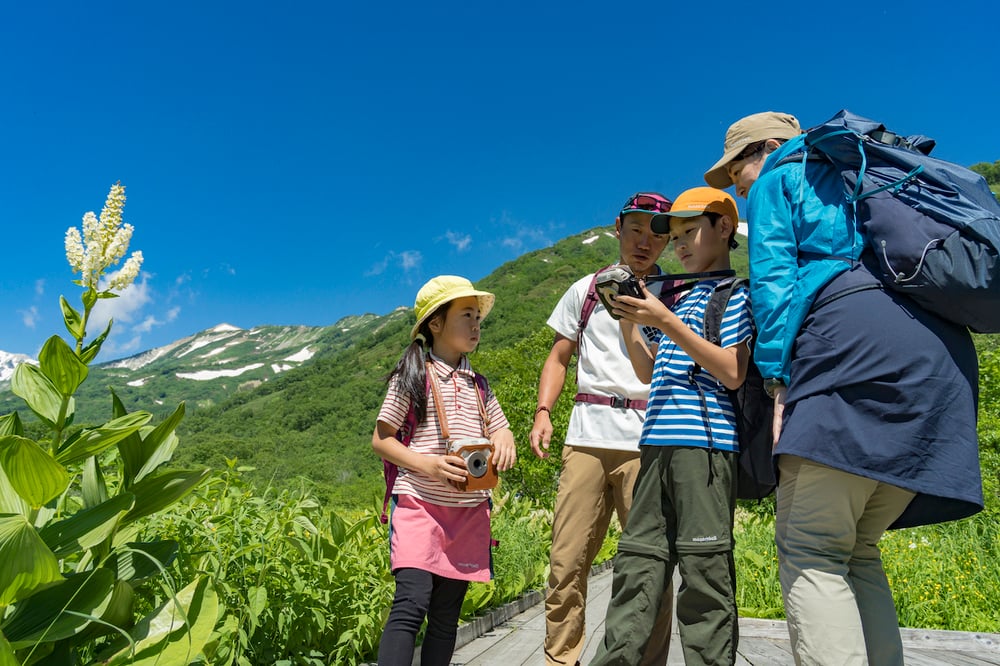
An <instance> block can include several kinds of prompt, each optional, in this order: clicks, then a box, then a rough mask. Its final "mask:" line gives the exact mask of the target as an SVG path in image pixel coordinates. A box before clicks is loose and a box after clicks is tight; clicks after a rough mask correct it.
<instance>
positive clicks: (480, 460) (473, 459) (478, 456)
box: [465, 449, 490, 479]
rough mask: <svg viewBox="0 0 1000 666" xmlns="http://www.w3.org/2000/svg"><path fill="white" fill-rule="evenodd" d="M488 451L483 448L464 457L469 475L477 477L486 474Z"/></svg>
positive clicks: (488, 458)
mask: <svg viewBox="0 0 1000 666" xmlns="http://www.w3.org/2000/svg"><path fill="white" fill-rule="evenodd" d="M489 456H490V452H489V451H487V450H484V449H480V450H478V451H473V452H471V453H470V454H469V457H468V458H466V459H465V466H466V467H467V468H468V470H469V476H472V477H475V478H477V479H478V478H479V477H481V476H485V475H486V470H487V468H488V466H489V460H490V457H489Z"/></svg>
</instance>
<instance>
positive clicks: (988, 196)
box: [779, 111, 1000, 333]
mask: <svg viewBox="0 0 1000 666" xmlns="http://www.w3.org/2000/svg"><path fill="white" fill-rule="evenodd" d="M805 144H806V146H807V149H808V152H806V153H798V154H795V155H790V156H788V157H786V158H784V159H783V160H782V161H781V162H779V164H784V163H786V162H794V161H799V162H803V161H805V160H806V159H822V160H825V161H827V162H829V163H832V164H833V167H834V168H835V169H836V170H837V171H838V172H840V175H841V177H842V178H843V181H844V193H845V197H846V199H847V203H848V205H849V207H850V209H851V211H852V212H853V215H854V219H855V221H856V223H857V224H858V225H859V228H860V229H861V231H862V232H863V234H864V236H865V238H866V241H867V243H868V245H869V247H870V248H871V249H872V251H873V252H874V254H875V256H876V257H877V259H878V263H879V268H880V269H881V270H880V271H878V272H879V273H880V274H879V278H880V279H881V280H882V282H883V284H885V285H886V286H887V287H888V288H890V289H893V290H895V291H899V292H902V293H904V294H907V295H909V296H911V297H912V298H913V299H914V300H915V301H916V302H917V303H918V304H919V305H921V306H922V307H923V308H925V309H927V310H929V311H931V312H933V313H935V314H937V315H938V316H940V317H943V318H944V319H948V320H950V321H952V322H954V323H956V324H960V325H962V326H968V327H969V328H970V329H972V330H973V331H976V332H977V333H998V332H1000V203H998V202H997V199H996V197H995V196H993V193H992V192H991V191H990V188H989V185H987V183H986V181H985V180H984V179H983V177H982V176H980V175H979V174H977V173H975V172H974V171H971V170H969V169H966V168H965V167H962V166H959V165H957V164H952V163H950V162H945V161H943V160H938V159H935V158H932V157H929V156H928V155H929V154H930V152H931V150H932V149H933V148H934V141H933V140H932V139H929V138H927V137H925V136H920V135H914V136H905V137H904V136H900V135H897V134H893V133H892V132H889V131H887V130H886V128H885V126H884V125H882V124H881V123H878V122H875V121H873V120H869V119H867V118H862V117H861V116H857V115H854V114H853V113H850V112H849V111H840V112H839V113H838V114H837V115H835V116H834V117H833V118H831V119H830V120H828V121H827V122H825V123H823V124H821V125H817V126H816V127H813V128H812V129H810V130H808V131H807V132H806V138H805Z"/></svg>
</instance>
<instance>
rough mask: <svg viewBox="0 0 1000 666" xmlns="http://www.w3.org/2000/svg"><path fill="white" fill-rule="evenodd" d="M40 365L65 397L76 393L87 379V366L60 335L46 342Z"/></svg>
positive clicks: (39, 361)
mask: <svg viewBox="0 0 1000 666" xmlns="http://www.w3.org/2000/svg"><path fill="white" fill-rule="evenodd" d="M38 363H39V365H40V366H41V370H42V374H44V375H45V376H46V377H48V378H49V381H51V382H52V385H53V386H55V387H56V390H58V391H59V392H60V393H62V394H63V395H64V396H70V395H73V394H74V393H76V390H77V389H78V388H80V384H82V383H83V380H85V379H86V378H87V372H88V370H87V364H86V363H84V362H83V361H81V360H80V359H79V357H77V355H76V353H75V352H74V351H73V350H72V349H71V348H70V346H69V345H67V344H66V341H65V340H63V339H62V338H60V337H59V336H58V335H53V336H52V337H51V338H49V339H48V340H46V341H45V344H44V345H43V346H42V351H40V352H39V353H38Z"/></svg>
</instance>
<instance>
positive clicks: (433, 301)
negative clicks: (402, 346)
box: [410, 275, 496, 340]
mask: <svg viewBox="0 0 1000 666" xmlns="http://www.w3.org/2000/svg"><path fill="white" fill-rule="evenodd" d="M466 296H475V297H476V298H477V299H478V300H479V320H480V321H482V320H483V319H486V315H488V314H489V313H490V310H492V309H493V301H495V300H496V297H495V296H494V295H493V294H491V293H489V292H488V291H479V290H478V289H476V288H475V287H473V286H472V283H471V282H469V281H468V280H467V279H465V278H464V277H459V276H457V275H439V276H437V277H436V278H433V279H432V280H430V281H429V282H428V283H427V284H425V285H424V286H423V287H421V288H420V291H418V292H417V300H416V301H415V302H414V303H413V312H414V313H415V314H416V315H417V323H416V324H415V325H414V327H413V329H412V330H411V331H410V340H415V339H416V337H417V333H419V332H420V325H421V324H423V323H424V322H425V321H427V318H428V317H430V316H431V315H432V314H434V312H435V311H436V310H437V309H438V308H439V307H441V306H442V305H444V304H445V303H448V302H450V301H453V300H455V299H456V298H465V297H466Z"/></svg>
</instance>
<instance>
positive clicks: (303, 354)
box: [283, 347, 316, 363]
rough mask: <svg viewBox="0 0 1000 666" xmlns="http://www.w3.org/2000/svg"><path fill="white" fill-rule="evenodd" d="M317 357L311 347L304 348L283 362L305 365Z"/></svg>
mask: <svg viewBox="0 0 1000 666" xmlns="http://www.w3.org/2000/svg"><path fill="white" fill-rule="evenodd" d="M315 355H316V352H314V351H311V350H310V349H309V347H303V348H302V349H301V350H300V351H299V352H297V353H295V354H292V355H291V356H286V357H285V358H284V359H283V360H285V361H291V362H292V363H304V362H305V361H308V360H309V359H311V358H312V357H313V356H315Z"/></svg>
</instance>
